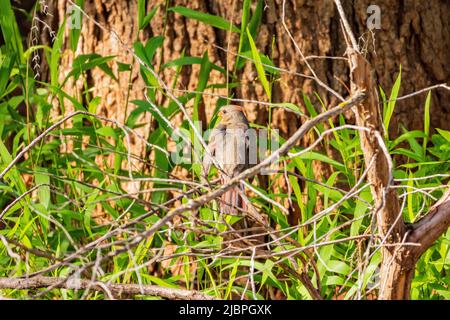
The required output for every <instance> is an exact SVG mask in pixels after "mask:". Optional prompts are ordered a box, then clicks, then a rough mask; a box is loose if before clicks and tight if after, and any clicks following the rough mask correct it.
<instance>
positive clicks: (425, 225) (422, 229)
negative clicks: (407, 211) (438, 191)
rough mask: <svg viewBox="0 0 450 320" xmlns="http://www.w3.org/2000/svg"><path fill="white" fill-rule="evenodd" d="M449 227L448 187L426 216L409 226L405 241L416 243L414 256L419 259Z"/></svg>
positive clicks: (449, 200) (449, 190)
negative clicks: (409, 230) (409, 229)
mask: <svg viewBox="0 0 450 320" xmlns="http://www.w3.org/2000/svg"><path fill="white" fill-rule="evenodd" d="M449 227H450V186H449V188H448V190H447V192H445V193H444V195H443V196H442V198H441V199H440V200H439V201H438V202H436V204H435V205H434V206H433V207H432V208H431V210H430V211H429V212H428V214H427V215H426V216H425V217H424V218H422V219H421V220H419V221H417V222H416V223H414V224H413V225H412V226H411V230H412V231H411V232H410V233H409V235H408V238H407V241H410V242H416V243H419V244H420V247H416V248H415V250H414V255H415V258H416V259H419V258H420V256H421V255H422V253H424V252H425V251H426V250H427V249H428V248H429V247H431V246H432V245H433V243H434V242H435V241H436V240H437V239H438V238H439V237H440V236H441V235H442V234H444V233H445V232H446V231H447V229H448V228H449Z"/></svg>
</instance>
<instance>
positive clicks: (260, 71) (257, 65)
mask: <svg viewBox="0 0 450 320" xmlns="http://www.w3.org/2000/svg"><path fill="white" fill-rule="evenodd" d="M247 37H248V41H249V43H250V48H251V50H252V56H253V61H254V64H255V68H256V72H257V73H258V78H259V81H261V84H262V86H263V88H264V91H266V94H267V96H268V97H269V100H270V99H271V96H272V95H271V91H270V85H269V81H268V80H267V77H266V73H265V72H264V68H263V65H262V63H261V57H260V55H259V51H258V49H257V48H256V44H255V42H254V41H253V38H252V35H251V34H250V30H249V29H248V28H247Z"/></svg>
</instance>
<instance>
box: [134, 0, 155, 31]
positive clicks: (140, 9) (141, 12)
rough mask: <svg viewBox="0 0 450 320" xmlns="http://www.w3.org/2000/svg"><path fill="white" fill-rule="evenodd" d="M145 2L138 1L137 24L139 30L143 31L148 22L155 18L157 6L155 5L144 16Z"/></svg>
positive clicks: (142, 0) (144, 0) (143, 0)
mask: <svg viewBox="0 0 450 320" xmlns="http://www.w3.org/2000/svg"><path fill="white" fill-rule="evenodd" d="M146 3H147V1H146V0H139V2H138V21H139V22H138V23H139V30H142V29H144V28H145V27H146V26H147V25H148V24H149V23H150V21H152V19H153V17H154V16H155V14H156V12H157V11H158V8H159V5H156V6H155V7H154V8H153V9H152V10H151V11H150V12H149V13H148V14H147V15H146V16H145V12H146Z"/></svg>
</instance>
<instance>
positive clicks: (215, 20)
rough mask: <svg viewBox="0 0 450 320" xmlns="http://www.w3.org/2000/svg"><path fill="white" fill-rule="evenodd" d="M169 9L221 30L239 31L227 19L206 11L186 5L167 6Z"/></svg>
mask: <svg viewBox="0 0 450 320" xmlns="http://www.w3.org/2000/svg"><path fill="white" fill-rule="evenodd" d="M169 11H172V12H175V13H178V14H181V15H182V16H184V17H186V18H189V19H194V20H198V21H201V22H203V23H206V24H208V25H210V26H213V27H216V28H218V29H222V30H227V31H228V30H231V31H233V32H237V33H239V32H240V31H239V29H238V28H237V27H236V26H234V25H233V24H232V23H231V22H229V21H228V20H225V19H224V18H222V17H219V16H215V15H212V14H208V13H203V12H200V11H196V10H192V9H189V8H186V7H180V6H176V7H172V8H169Z"/></svg>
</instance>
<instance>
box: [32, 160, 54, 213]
mask: <svg viewBox="0 0 450 320" xmlns="http://www.w3.org/2000/svg"><path fill="white" fill-rule="evenodd" d="M35 170H36V171H37V172H36V173H35V174H34V181H35V183H36V185H39V184H46V186H42V187H39V189H38V197H39V201H40V203H41V204H42V205H43V206H44V207H45V209H48V207H49V205H50V187H49V186H48V185H49V184H50V176H49V175H48V174H45V173H46V172H47V169H46V168H36V169H35ZM41 172H42V173H41Z"/></svg>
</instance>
